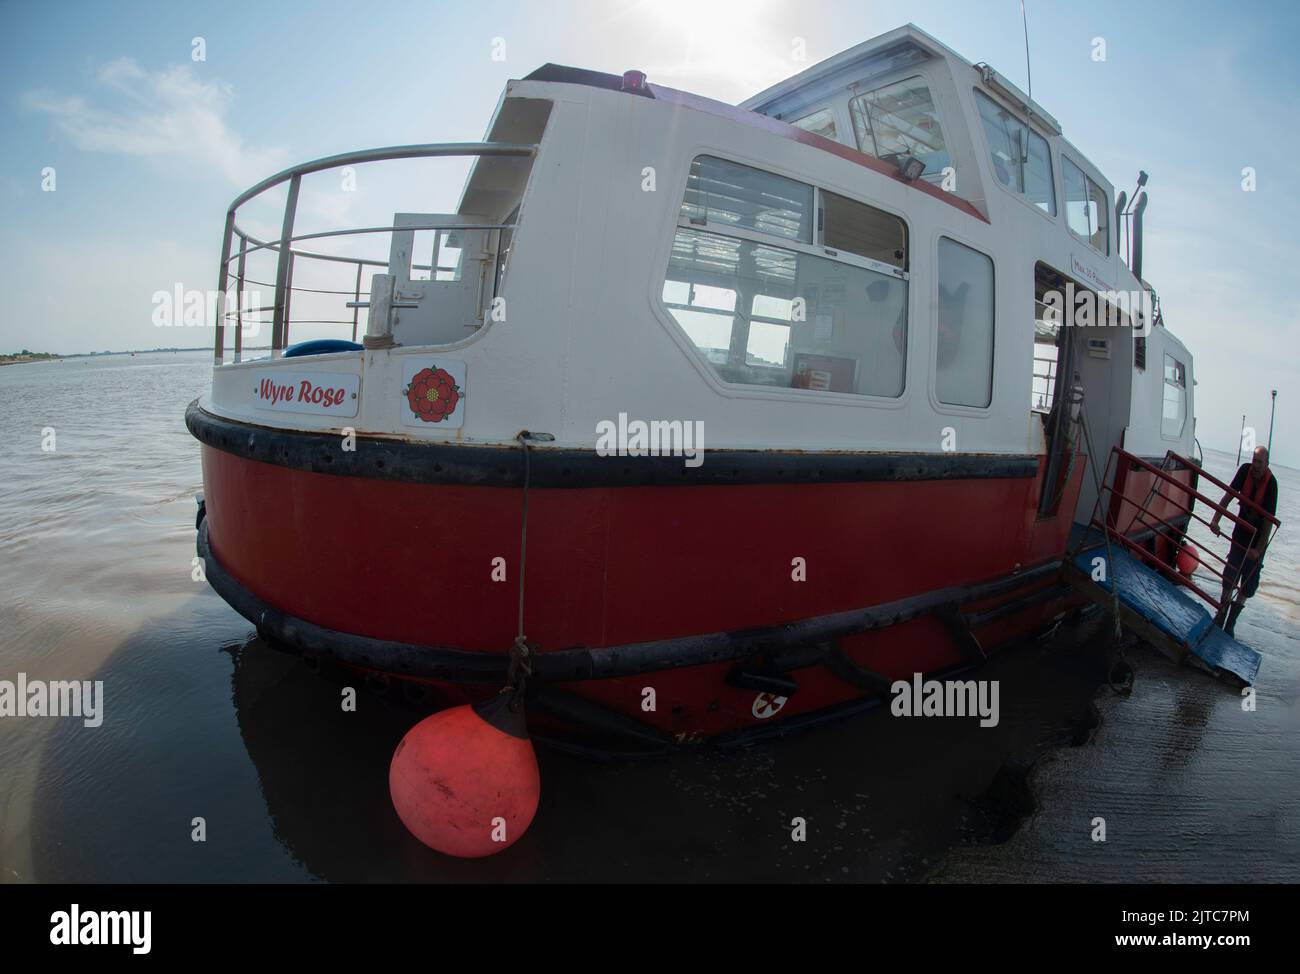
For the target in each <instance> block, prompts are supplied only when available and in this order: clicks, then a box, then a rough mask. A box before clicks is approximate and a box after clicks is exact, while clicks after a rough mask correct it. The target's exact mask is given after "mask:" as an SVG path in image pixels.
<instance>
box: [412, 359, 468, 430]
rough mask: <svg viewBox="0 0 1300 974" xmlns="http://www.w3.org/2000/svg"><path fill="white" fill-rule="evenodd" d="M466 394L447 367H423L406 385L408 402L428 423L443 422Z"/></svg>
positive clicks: (417, 414) (414, 411) (413, 410)
mask: <svg viewBox="0 0 1300 974" xmlns="http://www.w3.org/2000/svg"><path fill="white" fill-rule="evenodd" d="M464 395H465V393H463V392H462V391H461V388H460V386H458V385H456V380H455V379H453V378H452V377H451V375H450V374H449V373H448V372H447V370H446V369H421V370H420V371H419V372H417V373H415V375H414V376H413V377H412V378H411V384H410V385H409V386H407V387H406V402H407V404H408V405H409V406H410V407H411V412H413V413H415V415H416V416H418V417H419V418H420V419H421V420H423V421H424V422H426V423H441V422H442V421H443V420H444V419H446V418H447V417H448V416H450V415H451V414H452V413H454V412H455V411H456V405H457V403H459V402H460V400H461V398H462V397H463V396H464Z"/></svg>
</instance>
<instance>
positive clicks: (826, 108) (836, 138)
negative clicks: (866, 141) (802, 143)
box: [691, 104, 843, 162]
mask: <svg viewBox="0 0 1300 974" xmlns="http://www.w3.org/2000/svg"><path fill="white" fill-rule="evenodd" d="M823 112H825V113H826V114H828V115H830V117H831V124H832V125H834V126H835V134H834V135H821V133H820V132H814V131H813V130H812V129H806V128H804V127H803V126H802V125H800V124H799V123H800V122H803V121H806V120H807V119H810V118H812V117H813V116H814V115H820V114H822V113H823ZM782 121H785V122H786V123H787V124H788V125H793V126H794V127H795V128H797V129H798V130H799V131H800V132H807V133H808V134H809V135H821V137H822V138H823V139H830V140H831V141H832V142H840V144H841V145H842V144H843V143H842V142H841V140H840V116H839V112H837V111H836V110H835V106H834V105H832V104H825V105H822V107H821V108H814V109H812V111H805V112H804V113H803V114H801V115H800V116H799V117H798V118H792V119H782ZM691 161H692V162H694V159H692V160H691Z"/></svg>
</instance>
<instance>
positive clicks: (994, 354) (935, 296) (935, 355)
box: [926, 207, 1042, 416]
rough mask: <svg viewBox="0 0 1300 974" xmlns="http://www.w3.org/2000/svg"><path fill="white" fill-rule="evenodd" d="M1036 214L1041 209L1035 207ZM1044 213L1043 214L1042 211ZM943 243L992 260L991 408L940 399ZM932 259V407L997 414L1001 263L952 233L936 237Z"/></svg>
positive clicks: (929, 323)
mask: <svg viewBox="0 0 1300 974" xmlns="http://www.w3.org/2000/svg"><path fill="white" fill-rule="evenodd" d="M1034 209H1035V210H1037V209H1038V207H1034ZM1039 212H1040V213H1041V212H1042V211H1041V210H1039ZM942 240H948V241H949V242H950V243H955V244H960V245H961V246H963V247H965V248H966V249H967V250H973V251H974V252H975V253H977V254H979V255H980V256H981V257H985V258H987V259H988V262H989V267H990V269H991V270H992V271H993V280H992V295H993V347H992V349H991V350H990V354H989V404H988V405H987V406H963V405H961V404H960V403H952V402H944V401H943V400H942V399H940V398H939V283H940V274H939V244H940V241H942ZM930 259H931V261H932V263H931V266H932V267H933V268H934V272H933V273H932V274H931V277H933V279H934V284H933V286H932V287H931V288H930V295H929V296H930V301H931V303H932V304H931V306H932V307H933V309H934V311H933V313H931V314H930V315H929V317H928V319H927V321H926V325H927V326H928V327H929V335H930V345H931V349H930V354H929V363H930V383H929V385H930V405H931V406H932V407H933V408H934V410H935V412H939V413H950V414H952V415H956V416H988V415H989V414H990V413H992V412H993V406H994V403H995V402H996V401H997V390H998V384H997V376H998V262H997V259H996V258H995V257H994V256H993V254H991V253H989V251H988V250H987V249H985V248H984V247H983V246H981V245H979V244H976V243H975V242H974V241H972V240H970V239H968V238H966V237H963V236H961V235H959V234H956V233H953V232H951V231H950V230H947V229H944V230H940V231H939V232H937V233H936V234H935V235H934V246H933V247H932V248H931V252H930Z"/></svg>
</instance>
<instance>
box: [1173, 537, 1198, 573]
mask: <svg viewBox="0 0 1300 974" xmlns="http://www.w3.org/2000/svg"><path fill="white" fill-rule="evenodd" d="M1177 561H1178V574H1180V575H1182V576H1183V577H1185V578H1191V577H1192V576H1193V575H1195V574H1196V569H1198V568H1200V567H1201V553H1200V552H1199V551H1197V550H1196V545H1194V544H1191V543H1188V544H1185V545H1183V546H1182V547H1181V548H1180V549H1178V559H1177Z"/></svg>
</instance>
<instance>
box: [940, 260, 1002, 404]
mask: <svg viewBox="0 0 1300 974" xmlns="http://www.w3.org/2000/svg"><path fill="white" fill-rule="evenodd" d="M936 324H937V328H936V332H937V334H936V339H935V342H936V345H937V350H936V353H935V394H936V396H937V397H938V399H939V401H940V402H942V403H947V404H948V405H952V406H974V407H977V408H980V409H982V408H985V407H987V406H988V405H989V404H990V403H991V402H992V401H993V261H992V259H990V258H989V257H987V256H985V255H984V254H981V253H980V252H979V251H978V250H972V249H971V248H970V247H967V246H964V245H963V244H959V243H957V241H955V240H949V239H948V238H947V237H940V238H939V301H938V319H937V322H936Z"/></svg>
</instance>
